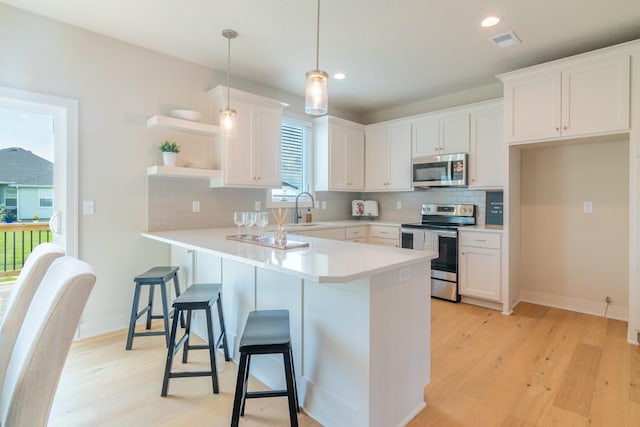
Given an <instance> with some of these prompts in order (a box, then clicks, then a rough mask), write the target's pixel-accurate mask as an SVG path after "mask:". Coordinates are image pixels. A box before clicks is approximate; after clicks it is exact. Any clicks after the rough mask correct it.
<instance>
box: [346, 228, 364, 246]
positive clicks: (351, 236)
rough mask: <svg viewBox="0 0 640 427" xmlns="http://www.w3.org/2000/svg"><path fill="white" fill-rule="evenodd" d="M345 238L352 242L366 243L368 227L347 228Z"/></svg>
mask: <svg viewBox="0 0 640 427" xmlns="http://www.w3.org/2000/svg"><path fill="white" fill-rule="evenodd" d="M344 238H345V240H349V241H350V242H366V241H367V226H366V225H359V226H357V227H347V228H345V229H344Z"/></svg>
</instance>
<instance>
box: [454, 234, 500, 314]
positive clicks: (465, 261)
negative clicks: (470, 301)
mask: <svg viewBox="0 0 640 427" xmlns="http://www.w3.org/2000/svg"><path fill="white" fill-rule="evenodd" d="M501 240H502V235H501V234H500V233H491V232H477V231H466V230H459V246H458V282H459V285H460V295H463V296H469V297H473V298H480V299H484V300H489V301H494V302H501V300H502V297H501V295H502V293H501V289H502V280H501V270H500V268H501V253H500V251H501Z"/></svg>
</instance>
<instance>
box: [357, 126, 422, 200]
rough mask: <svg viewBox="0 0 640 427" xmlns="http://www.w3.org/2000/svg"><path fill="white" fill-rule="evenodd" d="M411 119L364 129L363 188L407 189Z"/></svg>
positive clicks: (409, 182) (410, 185)
mask: <svg viewBox="0 0 640 427" xmlns="http://www.w3.org/2000/svg"><path fill="white" fill-rule="evenodd" d="M411 187H412V181H411V122H410V121H402V122H394V123H387V124H377V125H374V126H371V127H367V128H366V130H365V191H407V190H411Z"/></svg>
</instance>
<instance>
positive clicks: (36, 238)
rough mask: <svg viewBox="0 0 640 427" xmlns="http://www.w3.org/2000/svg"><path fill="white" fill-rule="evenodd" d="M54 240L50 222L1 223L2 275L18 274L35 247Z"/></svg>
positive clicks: (0, 253)
mask: <svg viewBox="0 0 640 427" xmlns="http://www.w3.org/2000/svg"><path fill="white" fill-rule="evenodd" d="M51 241H53V235H52V234H51V230H50V229H49V224H47V223H38V222H14V223H10V224H4V223H2V224H0V277H7V276H17V275H18V274H20V270H21V269H22V266H23V265H24V261H25V260H26V259H27V257H28V256H29V254H30V253H31V251H32V250H33V248H35V247H36V246H38V245H39V244H40V243H44V242H51Z"/></svg>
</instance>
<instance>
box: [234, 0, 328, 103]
mask: <svg viewBox="0 0 640 427" xmlns="http://www.w3.org/2000/svg"><path fill="white" fill-rule="evenodd" d="M318 1H320V0H318ZM230 80H231V37H227V110H229V96H230V92H231V89H230V88H229V82H230Z"/></svg>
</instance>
